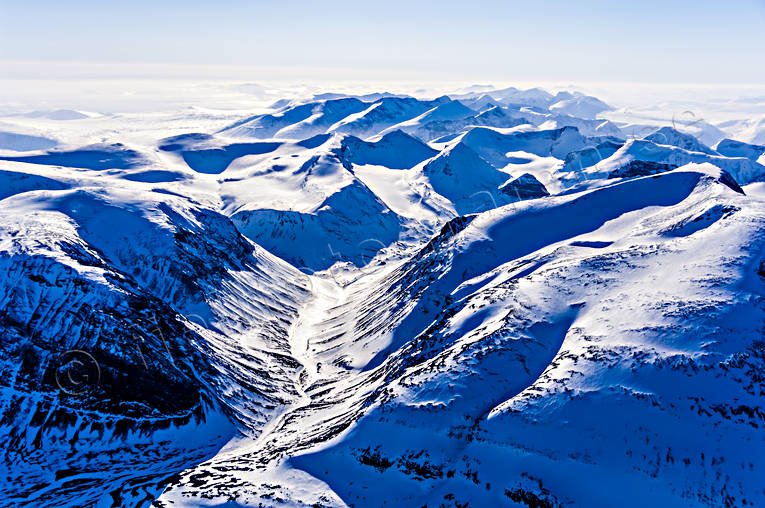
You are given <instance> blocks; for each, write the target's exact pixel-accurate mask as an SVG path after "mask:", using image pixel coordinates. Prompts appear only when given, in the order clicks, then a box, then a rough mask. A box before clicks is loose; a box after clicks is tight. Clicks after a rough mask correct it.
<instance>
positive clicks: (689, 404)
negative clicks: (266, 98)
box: [0, 87, 765, 508]
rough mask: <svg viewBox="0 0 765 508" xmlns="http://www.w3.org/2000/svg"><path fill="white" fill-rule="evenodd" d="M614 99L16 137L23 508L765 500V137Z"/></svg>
mask: <svg viewBox="0 0 765 508" xmlns="http://www.w3.org/2000/svg"><path fill="white" fill-rule="evenodd" d="M611 110H612V108H611V107H610V106H608V105H607V104H605V103H604V102H602V101H600V100H599V99H596V98H594V97H590V96H585V95H583V94H581V93H578V92H565V91H564V92H559V93H557V94H552V93H549V92H547V91H545V90H542V89H531V90H519V89H516V88H508V89H502V90H493V89H486V88H484V87H477V88H475V89H473V90H469V91H467V92H464V91H463V92H462V93H455V94H450V95H446V96H440V97H437V98H435V99H431V98H418V97H410V96H404V95H397V94H391V93H374V94H367V95H358V96H352V95H346V94H341V93H326V94H318V95H314V96H311V97H308V98H305V99H295V98H289V99H284V100H280V101H277V102H276V103H275V104H274V105H273V107H272V108H271V109H270V110H267V111H261V112H259V113H258V114H249V115H248V114H244V113H243V114H241V115H240V116H241V117H240V118H236V119H235V118H233V117H231V115H230V114H229V115H228V116H226V117H225V122H223V121H221V122H219V123H217V124H215V125H214V124H213V123H212V122H211V123H204V124H200V126H199V128H197V129H196V130H193V131H191V130H181V131H180V132H179V130H178V129H175V128H174V129H168V130H167V131H164V132H163V131H162V130H161V129H155V130H152V131H151V132H148V133H145V134H144V135H142V136H131V138H130V140H129V141H128V140H122V139H118V138H119V134H120V132H119V131H117V134H116V136H117V138H110V137H108V136H106V137H104V136H99V137H91V138H88V137H87V136H83V137H78V138H77V139H76V140H74V141H71V142H70V141H67V139H66V135H65V131H61V132H58V131H57V135H56V136H55V138H56V139H55V140H54V139H53V138H52V137H49V136H50V134H49V132H50V131H46V130H44V129H41V130H34V129H31V128H29V127H28V126H27V125H26V124H25V127H24V129H26V130H24V129H21V128H19V129H16V127H14V126H13V125H8V126H6V125H5V124H3V134H2V135H0V264H1V265H2V271H1V272H0V332H1V333H0V337H1V338H0V351H2V356H1V357H0V358H1V359H2V360H1V361H0V368H1V369H2V374H3V376H2V381H1V382H0V394H1V395H0V437H2V440H3V442H4V443H6V445H5V447H4V451H3V459H2V464H3V467H2V468H0V506H40V505H46V506H152V505H153V506H163V507H170V506H455V507H457V506H521V507H523V506H525V507H546V508H547V507H569V506H570V507H610V506H617V505H618V506H626V507H643V506H646V505H656V506H677V507H681V506H682V507H688V506H690V507H709V506H759V505H764V504H765V490H763V487H762V479H761V476H762V474H761V471H762V470H763V469H765V440H763V437H762V428H763V426H765V384H763V383H764V381H765V378H763V375H762V371H763V369H765V345H764V344H765V340H763V337H764V336H763V333H764V331H765V258H763V253H764V252H765V235H764V234H763V231H765V227H764V226H765V165H764V164H763V163H764V162H765V161H764V160H763V153H765V148H763V147H762V146H759V145H757V144H751V143H749V142H744V141H747V140H734V139H723V140H722V141H719V143H718V142H716V143H714V144H713V146H714V148H712V147H711V146H709V144H707V143H704V142H702V141H701V140H699V138H697V137H696V136H694V135H692V134H690V133H689V131H688V130H687V129H681V128H680V127H679V126H678V125H677V124H675V125H673V126H672V127H671V126H669V125H661V126H656V128H653V129H652V130H650V131H649V132H647V133H643V135H641V136H639V137H637V136H629V132H627V130H625V129H623V128H622V127H624V124H617V123H615V122H611V121H609V120H607V119H606V118H604V117H603V116H602V114H603V113H604V112H607V111H611ZM189 114H194V115H198V114H199V113H198V112H194V113H189ZM64 116H66V115H63V116H62V115H58V114H57V115H54V116H50V115H47V116H40V117H35V116H32V117H29V116H27V117H24V122H30V121H35V120H36V119H40V120H41V121H43V120H45V121H52V120H54V119H56V120H57V119H63V118H64ZM54 117H55V118H54ZM195 118H197V117H195ZM198 118H206V117H204V116H200V117H198ZM92 120H97V118H95V117H90V116H87V115H86V117H85V118H80V117H78V116H72V121H71V122H81V121H82V122H85V121H88V122H89V121H92ZM98 121H102V122H108V121H109V119H108V118H101V119H100V120H98ZM200 121H201V120H200ZM71 122H66V123H67V124H69V123H71ZM58 123H62V122H57V124H58ZM173 125H175V124H173ZM213 125H214V126H213ZM205 126H209V127H210V128H205ZM6 131H7V133H6ZM157 132H160V134H159V135H155V134H157ZM3 136H4V137H3ZM748 141H751V140H748Z"/></svg>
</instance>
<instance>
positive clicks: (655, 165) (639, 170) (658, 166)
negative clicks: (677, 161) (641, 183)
mask: <svg viewBox="0 0 765 508" xmlns="http://www.w3.org/2000/svg"><path fill="white" fill-rule="evenodd" d="M675 168H677V166H676V165H674V164H664V163H662V162H652V161H641V160H633V161H630V162H629V163H628V164H626V165H624V166H622V167H620V168H618V169H615V170H613V171H611V172H610V173H609V174H608V178H635V177H637V176H648V175H656V174H659V173H666V172H667V171H672V170H673V169H675Z"/></svg>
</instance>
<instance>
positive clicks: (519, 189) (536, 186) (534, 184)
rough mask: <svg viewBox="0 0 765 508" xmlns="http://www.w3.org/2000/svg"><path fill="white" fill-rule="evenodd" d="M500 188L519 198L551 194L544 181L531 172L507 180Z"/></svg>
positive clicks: (534, 197)
mask: <svg viewBox="0 0 765 508" xmlns="http://www.w3.org/2000/svg"><path fill="white" fill-rule="evenodd" d="M500 190H501V191H502V192H504V193H505V194H507V195H508V196H510V197H517V198H518V199H519V200H523V199H536V198H543V197H545V196H549V195H550V193H549V192H547V188H546V187H545V186H544V185H543V184H542V182H540V181H539V180H537V179H536V178H535V177H534V175H531V174H529V173H525V174H523V175H521V176H519V177H518V178H516V179H514V180H511V181H509V182H507V183H506V184H505V185H503V186H502V187H500Z"/></svg>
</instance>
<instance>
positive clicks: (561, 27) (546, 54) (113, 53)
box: [0, 0, 765, 84]
mask: <svg viewBox="0 0 765 508" xmlns="http://www.w3.org/2000/svg"><path fill="white" fill-rule="evenodd" d="M763 54H765V0H729V1H727V2H724V1H721V0H717V1H706V0H700V1H679V0H675V1H672V0H663V1H655V0H643V1H641V2H614V1H601V0H597V1H588V2H573V1H552V0H548V1H543V0H536V1H533V0H529V1H524V2H518V1H494V0H490V1H483V2H481V1H467V0H463V1H451V0H445V1H438V2H435V1H423V0H408V1H399V0H393V1H380V2H362V1H359V0H357V1H331V0H328V1H290V0H282V1H274V2H266V1H256V0H250V1H244V0H242V1H232V0H219V1H204V2H203V1H194V0H186V1H164V2H161V1H159V0H154V1H145V0H133V1H129V2H99V1H92V0H91V1H88V0H66V1H62V0H55V1H49V0H34V1H32V0H30V1H24V0H17V1H12V0H0V60H3V61H16V62H19V61H21V62H28V61H58V62H62V61H85V62H93V61H96V62H115V63H120V62H121V63H163V64H165V63H167V64H195V65H196V64H199V65H217V64H222V65H241V66H247V67H287V68H297V69H301V68H308V67H319V68H323V69H332V68H345V69H348V68H359V69H360V70H362V71H369V70H372V71H375V70H378V71H382V70H384V72H385V74H386V76H388V77H390V78H395V77H397V76H400V77H401V78H402V79H406V78H407V77H411V76H414V75H415V74H416V75H421V74H422V73H423V72H425V73H427V72H432V73H434V75H436V76H438V77H453V78H454V79H471V80H474V81H481V80H502V79H504V80H507V79H511V80H521V81H533V80H567V81H571V82H574V81H632V82H654V83H664V82H666V83H678V82H689V83H699V84H704V83H748V84H762V83H765V57H763ZM41 68H42V69H44V64H41ZM0 72H2V71H0ZM9 72H10V71H9Z"/></svg>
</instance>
